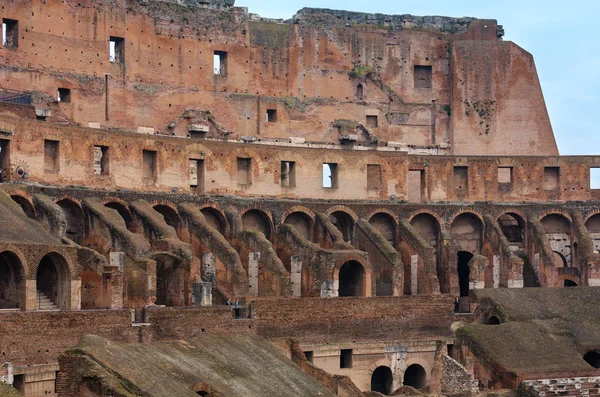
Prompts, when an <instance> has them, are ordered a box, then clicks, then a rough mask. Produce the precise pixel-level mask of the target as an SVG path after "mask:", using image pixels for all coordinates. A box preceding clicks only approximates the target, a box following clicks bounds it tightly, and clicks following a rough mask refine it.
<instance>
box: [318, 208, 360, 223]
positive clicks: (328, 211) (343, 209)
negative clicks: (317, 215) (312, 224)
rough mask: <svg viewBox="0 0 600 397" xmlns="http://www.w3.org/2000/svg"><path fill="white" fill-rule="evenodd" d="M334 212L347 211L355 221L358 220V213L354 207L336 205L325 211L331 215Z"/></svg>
mask: <svg viewBox="0 0 600 397" xmlns="http://www.w3.org/2000/svg"><path fill="white" fill-rule="evenodd" d="M334 212H345V213H346V214H348V215H350V217H351V218H352V220H353V221H354V222H358V215H357V214H356V212H354V210H353V209H352V208H350V207H348V206H345V205H334V206H333V207H330V208H328V209H327V211H325V215H331V214H333V213H334Z"/></svg>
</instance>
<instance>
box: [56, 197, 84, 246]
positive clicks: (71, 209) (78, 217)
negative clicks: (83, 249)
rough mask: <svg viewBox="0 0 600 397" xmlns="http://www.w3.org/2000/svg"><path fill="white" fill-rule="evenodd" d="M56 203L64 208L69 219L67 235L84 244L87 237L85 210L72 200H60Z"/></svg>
mask: <svg viewBox="0 0 600 397" xmlns="http://www.w3.org/2000/svg"><path fill="white" fill-rule="evenodd" d="M56 204H58V206H59V207H60V208H61V209H62V210H63V213H64V214H65V218H66V219H67V237H68V238H69V239H71V240H73V241H74V242H76V243H77V244H82V242H83V239H84V237H85V219H84V216H83V211H82V210H81V208H80V207H79V205H77V204H76V203H74V202H73V201H71V200H67V199H65V200H60V201H58V202H57V203H56Z"/></svg>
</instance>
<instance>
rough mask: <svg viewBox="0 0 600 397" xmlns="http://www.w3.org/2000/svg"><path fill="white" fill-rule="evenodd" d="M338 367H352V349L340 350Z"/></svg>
mask: <svg viewBox="0 0 600 397" xmlns="http://www.w3.org/2000/svg"><path fill="white" fill-rule="evenodd" d="M340 368H352V349H342V350H340Z"/></svg>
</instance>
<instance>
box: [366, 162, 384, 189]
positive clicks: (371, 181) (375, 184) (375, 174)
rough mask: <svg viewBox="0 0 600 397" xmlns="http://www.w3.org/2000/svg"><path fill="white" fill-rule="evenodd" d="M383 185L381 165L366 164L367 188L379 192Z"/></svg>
mask: <svg viewBox="0 0 600 397" xmlns="http://www.w3.org/2000/svg"><path fill="white" fill-rule="evenodd" d="M382 187H383V181H382V179H381V165H379V164H367V190H368V191H369V192H373V193H376V194H379V192H381V188H382Z"/></svg>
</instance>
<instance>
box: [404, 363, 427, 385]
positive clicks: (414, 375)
mask: <svg viewBox="0 0 600 397" xmlns="http://www.w3.org/2000/svg"><path fill="white" fill-rule="evenodd" d="M426 384H427V374H426V372H425V368H423V367H421V366H420V365H419V364H413V365H411V366H409V367H408V368H406V371H404V386H410V387H414V388H415V389H422V388H424V387H425V385H426Z"/></svg>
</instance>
